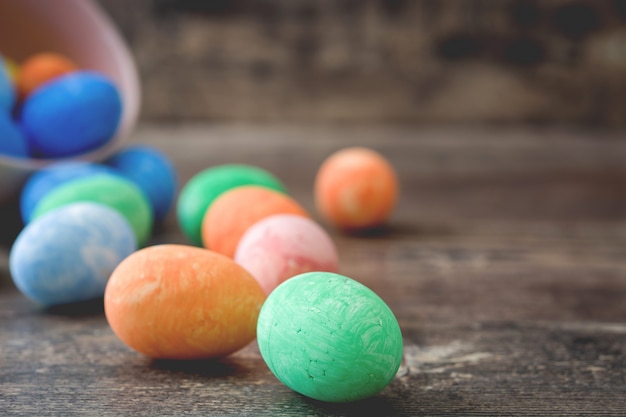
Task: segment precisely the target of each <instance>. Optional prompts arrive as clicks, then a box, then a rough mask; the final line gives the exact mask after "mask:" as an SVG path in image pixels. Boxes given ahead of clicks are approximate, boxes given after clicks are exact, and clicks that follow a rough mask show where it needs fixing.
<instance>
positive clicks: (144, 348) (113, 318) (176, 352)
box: [104, 244, 265, 359]
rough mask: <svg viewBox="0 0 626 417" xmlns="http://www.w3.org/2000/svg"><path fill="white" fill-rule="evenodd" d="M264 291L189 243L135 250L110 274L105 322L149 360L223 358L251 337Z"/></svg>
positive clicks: (228, 264)
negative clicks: (186, 244)
mask: <svg viewBox="0 0 626 417" xmlns="http://www.w3.org/2000/svg"><path fill="white" fill-rule="evenodd" d="M264 301H265V293H264V292H263V290H262V289H261V287H260V285H259V284H258V283H257V281H256V280H255V279H254V278H253V277H252V276H251V275H250V274H249V273H248V272H247V271H246V270H245V269H243V267H241V266H239V265H238V264H236V263H235V262H234V261H232V260H231V259H229V258H227V257H225V256H223V255H220V254H218V253H215V252H212V251H209V250H206V249H203V248H198V247H192V246H184V245H170V244H168V245H158V246H151V247H147V248H144V249H141V250H139V251H137V252H135V253H133V254H132V255H130V256H129V257H127V258H126V259H125V260H124V261H122V262H121V263H120V264H119V265H118V267H117V268H116V269H115V270H114V271H113V274H112V275H111V277H110V279H109V282H108V284H107V287H106V290H105V294H104V308H105V314H106V318H107V320H108V322H109V325H110V326H111V328H112V329H113V332H114V333H115V334H116V335H117V336H118V337H119V338H120V339H121V340H122V341H123V342H124V343H125V344H126V345H128V346H129V347H131V348H132V349H134V350H136V351H137V352H140V353H143V354H144V355H146V356H149V357H151V358H169V359H194V358H212V357H221V356H226V355H228V354H230V353H233V352H235V351H237V350H239V349H241V348H243V347H244V346H246V345H247V344H248V343H250V342H251V341H252V340H254V338H255V336H256V322H257V318H258V315H259V311H260V309H261V306H262V304H263V302H264Z"/></svg>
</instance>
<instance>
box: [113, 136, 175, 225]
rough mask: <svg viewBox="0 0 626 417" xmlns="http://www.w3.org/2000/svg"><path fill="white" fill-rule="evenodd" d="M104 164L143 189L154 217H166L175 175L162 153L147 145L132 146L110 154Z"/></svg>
mask: <svg viewBox="0 0 626 417" xmlns="http://www.w3.org/2000/svg"><path fill="white" fill-rule="evenodd" d="M106 164H107V165H109V166H111V167H113V168H114V169H115V170H116V171H117V172H118V173H119V174H120V175H122V176H124V177H125V178H127V179H129V180H131V181H132V182H134V183H135V184H136V185H137V186H138V187H139V188H140V189H141V191H143V193H144V195H145V196H146V198H147V199H148V201H149V202H150V206H151V207H152V209H153V214H154V218H155V220H157V221H160V220H163V219H164V218H165V216H166V215H167V213H168V212H169V210H170V208H171V206H172V203H173V201H174V195H175V194H176V185H177V175H176V170H175V169H174V165H173V164H172V162H171V161H170V160H169V158H168V157H167V156H166V155H165V154H164V153H162V152H160V151H159V150H157V149H155V148H152V147H150V146H140V145H138V146H132V147H128V148H126V149H123V150H121V151H119V152H118V153H116V154H115V155H113V156H112V157H111V158H110V159H109V160H107V161H106Z"/></svg>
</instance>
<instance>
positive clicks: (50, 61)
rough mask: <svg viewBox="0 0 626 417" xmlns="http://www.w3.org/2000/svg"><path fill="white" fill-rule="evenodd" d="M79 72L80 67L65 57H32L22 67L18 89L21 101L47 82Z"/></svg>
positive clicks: (58, 55)
mask: <svg viewBox="0 0 626 417" xmlns="http://www.w3.org/2000/svg"><path fill="white" fill-rule="evenodd" d="M76 70H78V65H76V64H75V63H74V62H72V61H71V60H70V59H68V58H66V57H65V56H63V55H60V54H56V53H51V52H43V53H39V54H35V55H32V56H31V57H29V58H28V59H27V60H26V61H24V62H23V63H22V65H21V66H20V70H19V73H18V76H17V89H18V92H19V96H20V98H21V99H24V98H26V97H28V95H30V93H32V92H33V91H34V90H35V89H37V88H38V87H39V86H40V85H42V84H44V83H45V82H47V81H50V80H52V79H54V78H57V77H59V76H61V75H64V74H67V73H69V72H72V71H76Z"/></svg>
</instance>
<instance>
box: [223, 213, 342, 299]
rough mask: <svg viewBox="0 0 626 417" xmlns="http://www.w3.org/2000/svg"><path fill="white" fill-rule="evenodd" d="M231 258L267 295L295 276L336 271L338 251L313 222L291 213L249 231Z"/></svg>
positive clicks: (256, 225) (279, 215) (258, 224)
mask: <svg viewBox="0 0 626 417" xmlns="http://www.w3.org/2000/svg"><path fill="white" fill-rule="evenodd" d="M234 259H235V262H237V263H239V264H240V265H241V266H243V267H244V268H245V269H247V270H248V272H250V274H251V275H252V276H253V277H254V278H256V280H257V281H258V282H259V284H261V287H262V288H263V290H264V291H265V293H266V294H269V293H270V292H272V290H274V288H276V287H277V286H278V285H279V284H280V283H282V282H283V281H285V280H287V279H288V278H291V277H293V276H295V275H298V274H302V273H304V272H313V271H325V272H337V270H338V269H339V257H338V255H337V249H336V247H335V244H334V243H333V241H332V239H331V238H330V236H329V235H328V233H326V231H325V230H324V229H323V228H322V227H321V226H319V225H318V224H317V223H315V222H314V221H313V220H311V219H309V218H306V217H302V216H296V215H292V214H277V215H273V216H269V217H266V218H265V219H262V220H260V221H258V222H257V223H255V224H254V225H252V226H251V227H250V228H248V230H247V231H246V232H245V234H244V235H243V237H242V238H241V240H240V241H239V244H238V245H237V250H236V252H235V257H234Z"/></svg>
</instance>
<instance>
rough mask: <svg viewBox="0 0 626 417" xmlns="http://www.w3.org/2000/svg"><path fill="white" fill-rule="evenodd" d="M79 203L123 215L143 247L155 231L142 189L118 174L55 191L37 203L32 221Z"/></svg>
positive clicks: (92, 179) (79, 182)
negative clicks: (93, 205)
mask: <svg viewBox="0 0 626 417" xmlns="http://www.w3.org/2000/svg"><path fill="white" fill-rule="evenodd" d="M77 201H91V202H94V203H100V204H103V205H105V206H109V207H111V208H113V209H115V210H117V211H118V212H120V213H121V214H122V215H123V216H124V217H125V218H126V220H128V222H129V223H130V225H131V228H132V229H133V231H134V232H135V236H136V237H137V242H139V244H140V245H141V244H144V243H146V241H147V240H148V238H149V237H150V233H151V231H152V209H151V207H150V204H149V203H148V201H147V200H146V198H145V197H144V195H143V193H142V192H141V190H140V189H139V188H138V187H137V186H136V185H135V184H133V183H132V182H130V181H129V180H127V179H125V178H122V177H119V176H117V175H109V174H99V175H94V176H89V177H86V178H80V179H76V180H73V181H70V182H68V183H65V184H62V185H60V186H58V187H56V188H54V189H52V190H51V191H50V192H49V193H48V194H46V195H45V196H44V197H43V198H42V199H41V200H40V201H39V203H38V204H37V206H36V207H35V210H34V211H33V217H32V218H33V219H36V218H37V217H40V216H42V215H43V214H45V213H47V212H49V211H50V210H53V209H55V208H57V207H61V206H65V205H67V204H70V203H74V202H77Z"/></svg>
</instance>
